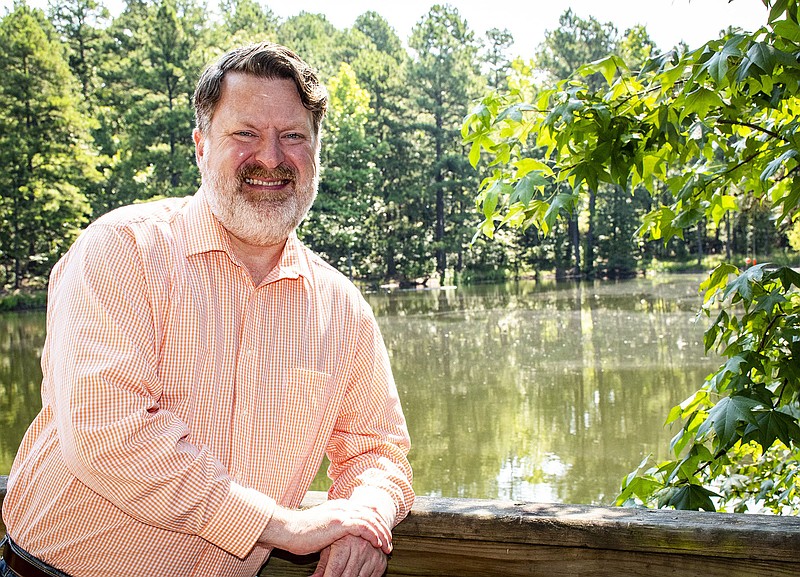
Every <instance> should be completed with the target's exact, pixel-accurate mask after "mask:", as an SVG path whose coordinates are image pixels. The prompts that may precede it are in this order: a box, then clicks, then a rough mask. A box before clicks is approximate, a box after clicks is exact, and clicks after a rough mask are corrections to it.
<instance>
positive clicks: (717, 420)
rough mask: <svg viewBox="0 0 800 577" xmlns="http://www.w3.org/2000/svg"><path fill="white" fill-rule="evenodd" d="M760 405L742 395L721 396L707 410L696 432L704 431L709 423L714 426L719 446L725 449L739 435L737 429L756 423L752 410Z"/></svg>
mask: <svg viewBox="0 0 800 577" xmlns="http://www.w3.org/2000/svg"><path fill="white" fill-rule="evenodd" d="M760 406H761V403H759V402H757V401H754V400H753V399H751V398H749V397H744V396H742V395H737V396H735V397H723V398H722V399H720V401H719V402H718V403H717V404H716V405H714V407H713V408H712V409H711V410H710V411H709V412H708V417H707V418H706V422H705V423H703V426H701V427H700V430H698V434H702V433H705V431H706V430H707V428H708V424H709V423H710V424H711V426H713V427H714V433H715V434H716V436H717V440H718V442H719V446H720V448H723V449H727V448H728V447H731V446H732V445H733V444H734V443H735V442H736V440H737V439H738V438H739V437H740V436H741V435H740V434H739V432H738V429H739V428H740V427H741V426H742V425H744V424H746V423H750V424H754V425H755V424H756V417H755V415H754V414H753V411H754V410H755V409H756V408H758V407H760Z"/></svg>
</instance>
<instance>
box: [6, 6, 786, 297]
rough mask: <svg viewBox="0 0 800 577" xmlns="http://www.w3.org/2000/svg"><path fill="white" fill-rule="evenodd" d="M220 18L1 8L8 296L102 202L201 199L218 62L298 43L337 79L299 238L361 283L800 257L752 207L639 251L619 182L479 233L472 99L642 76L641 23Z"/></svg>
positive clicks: (633, 212) (258, 13) (257, 14)
mask: <svg viewBox="0 0 800 577" xmlns="http://www.w3.org/2000/svg"><path fill="white" fill-rule="evenodd" d="M218 12H219V13H218V14H213V13H211V14H209V12H208V11H207V9H206V6H205V4H203V3H202V2H200V1H199V0H128V1H127V3H126V4H125V7H124V9H123V10H122V11H121V12H120V13H119V14H118V15H116V16H114V17H112V16H111V15H110V13H109V11H108V9H107V8H106V7H105V6H104V5H103V4H102V3H101V2H98V1H96V0H53V1H51V3H50V4H49V8H48V10H47V11H42V10H39V9H34V8H31V7H29V6H27V5H26V4H25V3H24V2H23V1H21V0H17V2H16V3H15V5H14V8H13V10H11V11H9V12H8V13H7V14H6V15H5V16H3V18H2V21H0V70H2V72H3V74H4V78H5V79H6V81H5V82H4V83H3V84H2V86H0V159H1V160H2V162H3V165H4V167H5V170H4V171H2V173H1V174H0V190H2V197H0V222H2V231H3V234H2V235H0V289H2V290H4V291H6V292H8V291H13V290H18V289H25V288H37V287H42V286H44V284H46V279H47V275H48V273H49V270H50V268H51V267H52V266H53V264H54V263H55V261H56V260H57V259H58V258H59V257H60V256H61V255H62V254H63V253H64V251H65V250H66V249H67V248H68V247H69V245H70V244H71V243H72V241H73V240H74V239H75V237H76V236H77V234H78V233H79V232H80V230H81V229H82V228H83V227H84V226H85V225H86V224H87V223H88V222H90V221H91V220H93V219H94V218H96V217H98V216H99V215H101V214H103V213H105V212H107V211H108V210H111V209H113V208H115V207H118V206H121V205H124V204H128V203H131V202H142V201H147V200H151V199H156V198H161V197H165V196H184V195H190V194H193V193H194V192H195V190H196V189H197V187H198V185H199V174H198V172H197V170H196V167H195V164H194V152H193V144H192V139H191V131H192V128H193V124H194V117H193V111H192V108H191V96H192V92H193V90H194V84H195V81H196V78H197V77H198V75H199V73H200V72H201V71H202V69H203V67H204V66H205V65H206V64H207V63H208V62H209V61H210V60H212V59H213V58H214V57H215V56H217V55H218V54H220V53H221V52H223V51H225V50H227V49H229V48H231V47H233V46H235V45H240V44H244V43H248V42H253V41H260V40H265V39H266V40H270V41H275V42H279V43H282V44H285V45H287V46H290V47H292V48H293V49H295V50H296V51H297V52H298V53H299V54H301V56H303V57H304V58H305V59H306V60H307V61H309V63H311V64H312V65H313V66H314V67H315V68H317V69H318V71H319V72H320V75H321V77H322V78H323V80H324V82H325V84H326V85H327V87H328V90H329V93H330V109H329V114H328V117H327V119H326V121H325V127H324V136H323V154H322V164H323V173H322V176H321V181H320V194H319V197H318V199H317V202H316V204H315V206H314V208H313V209H312V211H311V213H310V214H309V217H308V218H307V220H306V222H304V224H303V225H302V227H301V230H300V231H299V234H300V236H301V238H303V240H304V241H305V242H306V243H307V244H308V245H309V246H311V247H312V248H314V249H315V250H317V251H318V252H319V253H321V254H322V255H323V256H324V257H325V258H326V259H328V260H329V261H330V262H331V263H333V264H334V265H336V266H337V267H338V268H340V270H343V271H344V272H346V273H347V274H349V275H350V276H351V277H352V278H357V279H362V280H365V281H370V282H375V283H386V282H395V283H400V284H415V283H424V282H426V281H428V280H433V279H435V280H436V281H438V282H454V281H457V282H470V281H481V280H501V279H504V278H511V277H519V276H523V275H538V274H541V273H554V274H555V275H556V276H557V277H559V278H564V277H580V278H591V277H604V276H613V277H620V276H629V275H632V274H636V273H637V272H640V271H643V270H646V269H648V268H653V267H658V266H662V265H663V263H669V262H670V261H677V262H682V263H689V262H696V263H697V264H701V263H703V262H704V259H707V258H708V257H712V258H713V255H720V256H721V258H725V259H726V260H728V261H731V260H733V259H736V258H739V259H740V260H744V258H745V257H752V258H756V259H757V258H760V257H761V256H762V255H764V254H766V253H771V254H772V255H773V256H774V255H775V254H776V253H781V252H783V251H787V250H791V246H792V245H791V243H792V242H794V243H795V245H794V248H795V250H796V249H798V248H800V238H798V237H800V234H798V232H797V231H792V230H791V228H788V227H784V228H782V229H781V228H776V227H775V226H774V223H773V221H772V220H771V218H770V212H769V211H768V210H767V209H763V208H761V207H760V206H759V205H758V204H757V203H753V205H752V206H743V207H742V210H741V211H739V212H737V213H735V214H731V213H728V214H727V215H726V217H725V219H724V220H723V221H722V222H720V223H715V222H713V221H712V222H709V221H707V220H702V221H700V222H697V223H696V225H694V226H692V227H690V228H689V229H687V231H686V234H685V235H683V237H682V238H680V237H675V238H672V239H670V240H669V241H668V242H666V243H646V242H643V241H641V240H639V239H638V238H636V236H635V234H634V233H635V231H636V229H637V227H638V226H639V225H640V222H641V219H642V217H643V215H645V214H646V213H647V212H648V211H649V210H650V209H651V205H652V203H653V198H652V197H651V196H650V195H649V194H647V193H644V192H643V191H640V190H638V189H637V188H635V187H627V188H626V187H619V186H618V187H615V188H612V189H609V190H608V191H606V192H605V193H604V194H598V195H596V196H593V197H592V198H591V199H590V200H588V201H583V202H581V203H579V204H578V205H577V206H575V207H574V209H573V210H571V212H570V214H569V217H568V218H565V219H561V220H559V221H558V222H556V223H554V227H553V230H552V231H550V234H547V235H544V234H542V233H541V232H540V231H539V230H538V229H536V228H535V227H531V228H529V229H526V230H522V231H511V232H509V231H506V230H499V231H498V232H497V234H495V235H494V238H493V240H491V241H489V240H487V239H486V238H484V237H482V236H480V235H478V236H476V235H475V231H476V229H477V228H478V227H479V224H480V222H481V219H482V215H481V214H480V210H479V209H477V208H476V200H475V199H476V193H477V191H478V189H479V186H480V184H481V178H482V175H481V172H480V171H477V170H475V169H474V168H473V167H472V166H470V161H469V158H468V153H469V150H470V145H469V143H467V142H465V141H464V139H463V137H462V132H461V127H462V123H463V122H464V119H465V118H466V117H467V115H468V114H469V112H470V110H471V109H472V107H473V106H474V105H475V103H476V102H477V101H478V99H480V98H481V97H482V96H484V95H485V94H486V93H488V92H491V91H500V92H502V91H504V90H507V89H508V88H509V87H514V86H518V85H519V83H520V81H521V79H523V78H534V79H535V83H538V84H540V85H543V86H544V85H548V84H552V83H553V82H555V81H557V80H559V79H564V78H567V77H568V76H569V75H570V74H571V73H572V72H573V71H574V70H575V69H576V68H578V67H579V66H581V65H583V64H586V63H589V62H592V61H596V60H597V59H599V58H603V57H606V56H608V55H609V54H616V55H619V56H620V57H623V58H624V59H625V61H626V62H628V63H629V64H631V65H632V66H636V65H637V64H641V63H642V62H644V61H645V60H646V59H647V58H648V57H650V56H652V55H654V54H657V53H658V52H659V50H660V48H659V47H657V46H655V45H654V43H653V42H652V40H651V39H650V37H649V36H648V34H647V31H646V30H645V29H644V28H641V27H638V28H635V29H631V30H624V31H619V30H617V29H616V28H615V26H614V25H613V24H611V23H602V22H599V21H597V20H595V19H594V18H593V17H589V18H587V19H584V18H582V17H580V16H578V15H576V14H575V13H573V12H571V11H567V12H565V13H564V14H563V15H562V16H561V19H560V26H559V28H558V29H556V30H553V31H549V32H547V33H546V34H545V37H544V39H543V41H542V43H541V44H540V46H539V48H538V50H537V52H536V54H535V55H533V56H532V57H530V58H520V57H518V56H516V55H514V54H512V53H511V46H512V43H513V38H512V36H511V34H510V33H509V32H508V30H499V29H492V30H489V31H488V32H487V33H486V35H485V37H479V36H478V35H477V34H476V33H475V32H474V31H473V30H471V29H470V27H469V24H468V22H466V21H465V19H464V18H462V17H461V16H460V14H459V12H458V10H457V9H456V8H454V7H453V6H450V5H435V6H433V7H432V8H431V9H430V11H429V12H428V13H427V14H423V15H421V16H420V18H419V19H418V21H417V24H416V25H415V27H414V28H413V31H412V33H411V35H410V37H409V38H407V39H402V38H400V37H399V36H398V34H397V33H396V32H395V31H394V29H393V28H392V27H391V25H390V24H389V23H388V22H387V21H386V20H385V19H384V18H383V17H381V16H380V15H379V14H378V13H376V12H366V13H364V14H362V15H361V16H359V17H358V18H357V20H356V21H355V23H354V24H353V26H352V28H348V29H344V30H341V29H337V28H336V27H334V26H333V25H332V24H331V23H330V22H329V21H328V20H327V19H326V18H325V16H323V15H320V14H310V13H300V14H298V15H296V16H292V17H290V18H287V19H285V20H281V19H279V18H278V17H276V16H275V15H274V13H273V12H272V11H271V10H270V9H269V8H268V7H267V6H265V5H262V4H259V3H258V2H257V1H256V0H223V1H222V2H221V3H220V6H219V10H218ZM667 48H669V47H667ZM537 89H538V88H537V86H533V88H532V90H537ZM659 263H661V264H659Z"/></svg>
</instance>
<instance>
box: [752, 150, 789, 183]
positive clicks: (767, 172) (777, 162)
mask: <svg viewBox="0 0 800 577" xmlns="http://www.w3.org/2000/svg"><path fill="white" fill-rule="evenodd" d="M797 155H798V151H797V149H796V148H791V149H789V150H787V151H786V152H784V153H783V154H781V155H780V156H779V157H778V158H776V159H774V160H773V161H772V162H770V163H769V164H768V165H767V167H766V168H765V169H764V170H763V171H762V172H761V176H760V177H759V178H760V179H761V181H762V182H766V181H767V180H769V179H770V178H771V177H772V176H773V175H774V174H775V173H776V172H778V170H780V168H781V167H782V166H783V165H784V164H785V163H786V161H787V160H789V159H790V158H796V157H797Z"/></svg>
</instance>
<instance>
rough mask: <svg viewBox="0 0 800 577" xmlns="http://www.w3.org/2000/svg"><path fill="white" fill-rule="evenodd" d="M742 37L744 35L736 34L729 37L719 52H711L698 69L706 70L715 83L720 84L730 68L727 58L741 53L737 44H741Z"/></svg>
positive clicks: (735, 56) (736, 56)
mask: <svg viewBox="0 0 800 577" xmlns="http://www.w3.org/2000/svg"><path fill="white" fill-rule="evenodd" d="M743 38H744V36H742V35H736V36H733V37H732V38H730V39H729V40H728V41H727V42H726V43H725V45H724V46H723V47H722V48H721V49H720V50H719V52H715V53H714V54H712V56H711V58H709V59H708V60H707V61H706V62H705V63H704V64H703V65H702V66H700V71H703V70H706V71H708V74H709V76H711V78H713V79H714V81H715V82H716V83H717V84H722V81H723V80H725V76H726V75H727V73H728V69H729V68H730V63H729V59H730V58H738V57H739V56H741V55H742V51H741V50H739V44H741V42H742V39H743Z"/></svg>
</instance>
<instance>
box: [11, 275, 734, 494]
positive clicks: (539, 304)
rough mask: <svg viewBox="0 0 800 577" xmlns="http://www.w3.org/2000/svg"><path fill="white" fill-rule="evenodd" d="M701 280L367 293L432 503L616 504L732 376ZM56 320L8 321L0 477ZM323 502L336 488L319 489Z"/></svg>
mask: <svg viewBox="0 0 800 577" xmlns="http://www.w3.org/2000/svg"><path fill="white" fill-rule="evenodd" d="M700 280H701V277H700V276H697V275H668V276H659V277H655V278H646V279H633V280H626V281H619V282H616V281H596V282H591V283H555V282H554V281H553V282H538V283H537V282H534V281H521V282H515V283H507V284H495V285H480V286H470V287H458V288H444V289H431V290H416V291H393V292H388V293H387V292H379V293H367V294H366V297H367V299H368V300H369V302H370V304H371V305H372V307H373V309H374V311H375V314H376V316H377V318H378V322H379V324H380V326H381V330H382V331H383V335H384V339H385V341H386V345H387V348H388V349H389V354H390V357H391V360H392V366H393V369H394V374H395V380H396V381H397V386H398V389H399V390H400V394H401V397H402V401H403V406H404V408H405V412H406V417H407V419H408V425H409V429H410V431H411V435H412V442H413V448H412V452H411V454H410V459H411V462H412V465H413V466H414V471H415V480H414V486H415V488H416V491H417V493H418V494H421V495H438V496H446V497H470V498H488V499H497V498H499V499H513V500H525V501H543V502H560V503H591V504H610V503H611V502H612V501H613V499H614V497H615V495H616V492H617V490H618V489H619V485H620V481H621V479H622V477H623V476H624V475H626V474H627V473H628V472H630V471H631V470H632V469H633V468H635V467H636V465H638V464H639V462H640V461H641V460H642V459H643V458H644V457H645V456H647V455H648V454H653V455H655V456H657V457H666V456H667V454H668V453H667V449H668V444H669V439H670V438H671V437H672V435H673V434H674V432H675V431H671V430H669V429H668V428H665V427H664V425H663V423H664V419H665V417H666V415H667V413H668V411H669V409H670V408H671V407H672V406H673V405H675V404H677V403H679V402H680V401H682V400H683V399H685V398H686V397H687V396H688V395H689V394H690V393H691V392H693V391H694V390H695V389H696V388H698V387H699V386H700V385H701V384H702V382H703V380H704V378H705V376H706V375H707V374H708V373H710V372H711V371H712V370H714V369H715V368H716V367H717V365H718V364H719V363H720V361H719V359H718V358H714V357H707V356H705V355H704V353H703V347H702V335H703V330H704V329H705V324H706V322H707V319H705V318H704V317H701V319H700V321H699V322H695V318H696V313H697V310H698V308H699V307H700V304H701V298H700V296H699V295H698V293H697V287H698V285H699V282H700ZM44 333H45V321H44V313H43V312H34V313H18V314H4V315H0V475H7V474H8V471H9V469H10V467H11V462H12V461H13V458H14V454H15V452H16V449H17V447H18V445H19V442H20V440H21V438H22V435H23V434H24V432H25V429H26V428H27V426H28V424H29V423H30V422H31V420H32V419H33V418H34V416H35V415H36V413H37V412H38V410H39V408H40V407H41V400H40V396H39V384H40V380H41V369H40V367H39V360H40V352H41V347H42V343H43V342H44ZM312 488H315V489H324V488H325V480H324V479H323V478H322V476H319V477H318V479H317V480H316V481H315V483H314V486H313V487H312Z"/></svg>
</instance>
